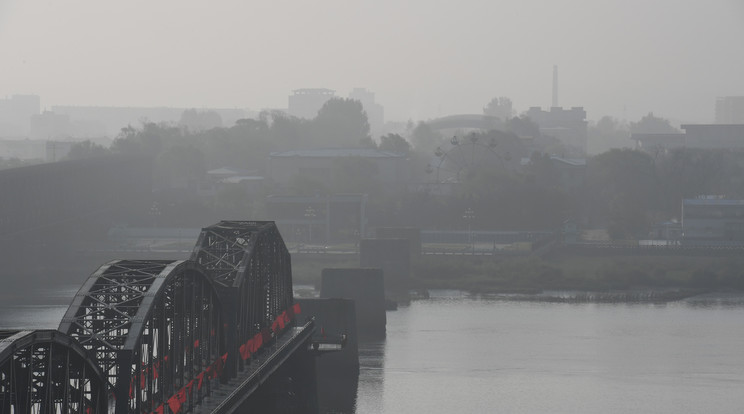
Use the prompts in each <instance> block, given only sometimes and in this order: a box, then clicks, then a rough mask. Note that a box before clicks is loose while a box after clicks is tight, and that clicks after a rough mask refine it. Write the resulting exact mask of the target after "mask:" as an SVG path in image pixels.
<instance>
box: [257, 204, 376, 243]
mask: <svg viewBox="0 0 744 414" xmlns="http://www.w3.org/2000/svg"><path fill="white" fill-rule="evenodd" d="M266 204H267V208H268V209H269V211H271V214H272V217H273V218H274V220H276V225H277V227H279V230H280V232H281V233H282V235H284V238H285V240H291V241H294V242H301V243H310V244H314V243H328V242H338V241H354V242H358V241H359V239H360V238H361V237H364V235H365V234H366V232H367V216H366V209H367V195H366V194H332V195H322V196H279V195H272V196H269V197H267V198H266Z"/></svg>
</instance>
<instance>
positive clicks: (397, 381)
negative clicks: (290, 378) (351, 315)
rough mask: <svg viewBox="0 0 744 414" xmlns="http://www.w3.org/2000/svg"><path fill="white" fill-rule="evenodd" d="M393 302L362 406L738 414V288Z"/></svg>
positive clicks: (743, 325)
mask: <svg viewBox="0 0 744 414" xmlns="http://www.w3.org/2000/svg"><path fill="white" fill-rule="evenodd" d="M444 296H449V297H440V298H436V299H431V300H427V301H419V302H414V303H412V304H411V306H410V307H407V308H400V309H399V310H398V311H396V312H390V313H388V337H387V340H386V342H385V343H382V344H372V345H368V346H367V347H366V348H365V350H364V358H363V360H362V363H363V367H362V373H361V375H360V381H359V384H360V385H359V391H358V397H357V413H358V414H361V413H385V414H392V413H411V412H426V413H485V412H504V413H628V412H646V413H702V412H708V413H740V412H742V407H744V392H742V391H744V306H742V301H741V298H732V299H730V300H725V301H721V300H695V301H688V302H682V303H675V304H669V305H663V306H659V305H595V304H582V305H569V304H541V303H525V302H505V301H495V300H490V301H489V300H473V299H469V298H467V297H463V296H459V297H458V296H457V295H444Z"/></svg>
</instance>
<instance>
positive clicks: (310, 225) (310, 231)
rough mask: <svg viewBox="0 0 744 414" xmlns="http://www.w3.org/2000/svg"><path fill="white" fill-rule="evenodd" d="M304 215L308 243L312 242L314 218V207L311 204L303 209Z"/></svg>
mask: <svg viewBox="0 0 744 414" xmlns="http://www.w3.org/2000/svg"><path fill="white" fill-rule="evenodd" d="M305 217H306V218H307V220H308V222H307V233H308V241H307V242H308V243H312V242H313V222H312V221H313V219H314V218H315V209H314V208H313V206H307V208H306V209H305Z"/></svg>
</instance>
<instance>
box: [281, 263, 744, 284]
mask: <svg viewBox="0 0 744 414" xmlns="http://www.w3.org/2000/svg"><path fill="white" fill-rule="evenodd" d="M357 266H358V259H357V257H356V256H348V255H347V256H344V255H338V256H334V255H313V256H307V257H305V258H303V259H300V260H295V259H293V275H294V281H295V283H298V284H313V285H318V284H319V282H320V273H321V270H322V269H323V268H326V267H357ZM411 282H412V286H411V287H412V288H425V289H459V290H467V291H471V292H482V293H489V292H521V293H531V292H539V291H541V290H581V291H606V290H630V289H643V288H651V289H665V288H678V289H696V290H700V289H703V290H744V258H742V257H696V256H694V257H690V256H606V257H602V256H600V257H586V256H578V255H577V256H570V255H564V256H561V257H556V258H550V259H540V258H538V257H509V258H499V257H492V256H422V257H421V258H420V259H419V260H417V261H416V262H415V263H414V264H412V269H411Z"/></svg>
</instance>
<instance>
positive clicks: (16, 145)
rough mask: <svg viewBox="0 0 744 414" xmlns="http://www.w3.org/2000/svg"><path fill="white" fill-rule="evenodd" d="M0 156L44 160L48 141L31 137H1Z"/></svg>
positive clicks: (25, 159)
mask: <svg viewBox="0 0 744 414" xmlns="http://www.w3.org/2000/svg"><path fill="white" fill-rule="evenodd" d="M0 158H5V159H18V160H24V161H28V160H44V159H45V158H46V143H45V142H44V141H38V140H30V139H0Z"/></svg>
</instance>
